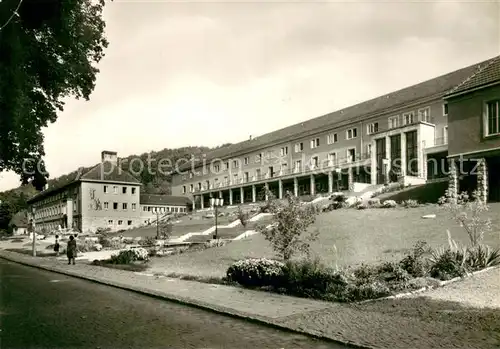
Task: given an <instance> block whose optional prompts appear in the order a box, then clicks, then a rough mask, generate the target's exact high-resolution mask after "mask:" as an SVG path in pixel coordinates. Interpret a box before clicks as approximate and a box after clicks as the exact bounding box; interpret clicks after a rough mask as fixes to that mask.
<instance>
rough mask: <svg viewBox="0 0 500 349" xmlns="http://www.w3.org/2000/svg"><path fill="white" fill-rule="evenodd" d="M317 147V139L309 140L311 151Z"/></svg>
mask: <svg viewBox="0 0 500 349" xmlns="http://www.w3.org/2000/svg"><path fill="white" fill-rule="evenodd" d="M317 147H319V138H314V139H311V149H314V148H317Z"/></svg>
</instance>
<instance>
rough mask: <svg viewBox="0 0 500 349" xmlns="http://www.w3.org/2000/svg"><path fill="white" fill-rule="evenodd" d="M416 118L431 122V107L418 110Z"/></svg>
mask: <svg viewBox="0 0 500 349" xmlns="http://www.w3.org/2000/svg"><path fill="white" fill-rule="evenodd" d="M418 119H419V120H420V121H423V122H428V123H431V122H432V120H431V108H429V107H426V108H422V109H419V110H418Z"/></svg>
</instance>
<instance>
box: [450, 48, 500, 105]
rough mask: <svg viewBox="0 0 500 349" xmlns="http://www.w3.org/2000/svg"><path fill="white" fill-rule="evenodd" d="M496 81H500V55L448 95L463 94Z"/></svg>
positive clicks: (482, 66)
mask: <svg viewBox="0 0 500 349" xmlns="http://www.w3.org/2000/svg"><path fill="white" fill-rule="evenodd" d="M494 82H500V56H498V57H495V58H493V59H492V60H490V61H489V62H487V63H486V64H483V65H481V67H480V68H479V69H478V70H477V71H476V72H475V73H474V74H473V75H471V76H470V77H468V78H467V79H465V80H464V81H463V82H462V83H461V84H459V85H458V86H456V87H455V88H453V89H452V90H451V91H449V92H448V93H447V94H446V96H451V95H456V94H461V93H464V92H467V91H469V90H473V89H477V88H480V87H483V86H486V85H490V84H491V83H494Z"/></svg>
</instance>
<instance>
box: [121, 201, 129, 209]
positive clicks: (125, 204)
mask: <svg viewBox="0 0 500 349" xmlns="http://www.w3.org/2000/svg"><path fill="white" fill-rule="evenodd" d="M127 207H128V205H127V203H126V202H124V203H123V205H122V208H123V209H124V210H126V209H127Z"/></svg>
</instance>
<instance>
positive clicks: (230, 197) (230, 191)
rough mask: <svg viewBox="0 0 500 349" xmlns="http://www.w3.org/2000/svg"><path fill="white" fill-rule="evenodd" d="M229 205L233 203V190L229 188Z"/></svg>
mask: <svg viewBox="0 0 500 349" xmlns="http://www.w3.org/2000/svg"><path fill="white" fill-rule="evenodd" d="M229 205H233V190H232V189H229Z"/></svg>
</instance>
